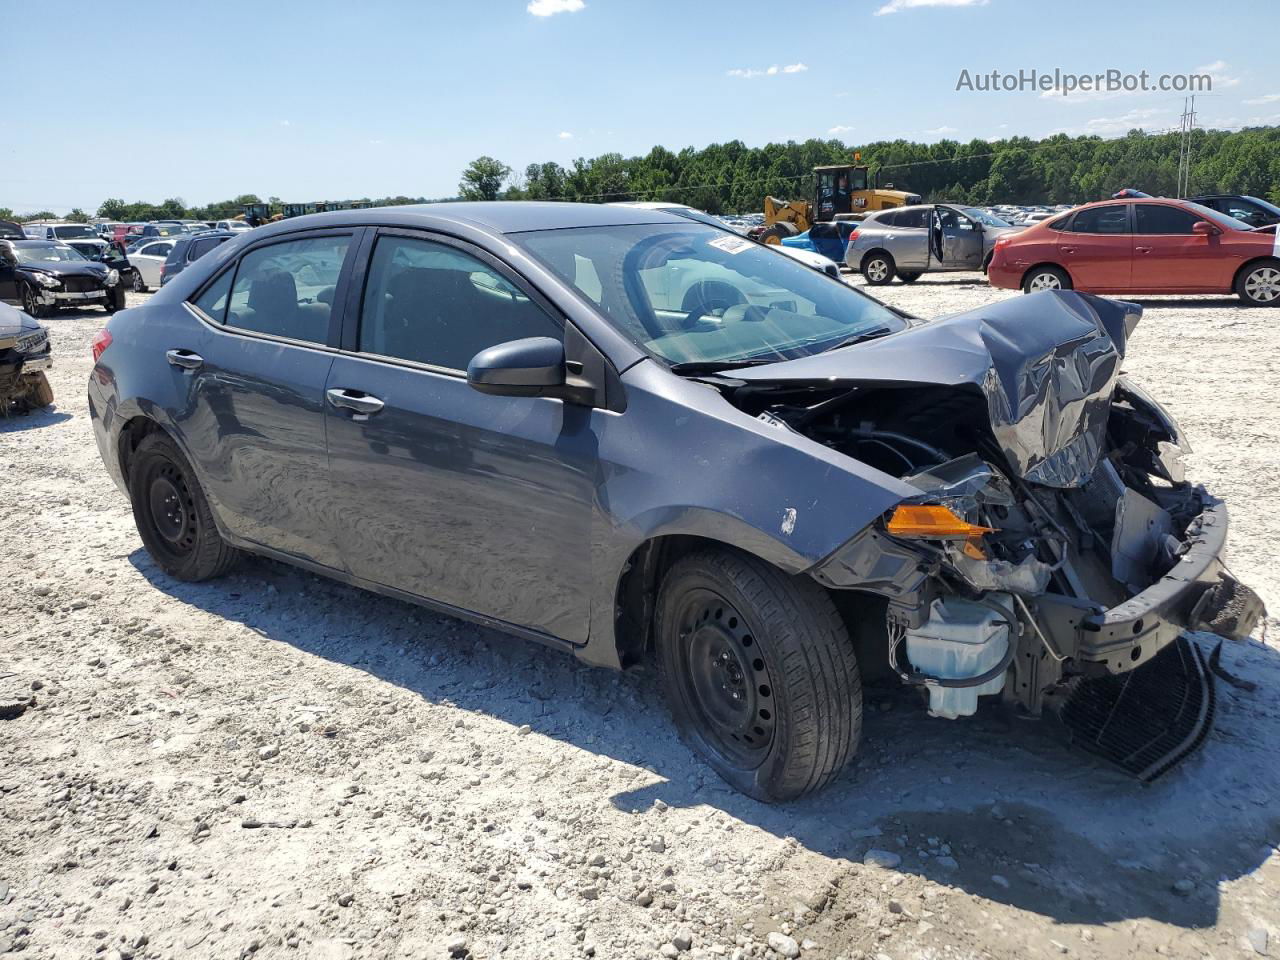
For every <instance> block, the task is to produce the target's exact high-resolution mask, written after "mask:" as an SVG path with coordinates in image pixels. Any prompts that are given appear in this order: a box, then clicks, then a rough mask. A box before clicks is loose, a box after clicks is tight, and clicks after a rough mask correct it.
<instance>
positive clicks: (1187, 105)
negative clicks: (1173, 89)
mask: <svg viewBox="0 0 1280 960" xmlns="http://www.w3.org/2000/svg"><path fill="white" fill-rule="evenodd" d="M1180 119H1181V126H1180V127H1179V130H1180V141H1179V144H1178V198H1179V199H1185V198H1186V196H1187V194H1188V193H1190V192H1191V134H1192V133H1193V132H1194V131H1195V128H1196V98H1195V95H1194V94H1192V95H1191V96H1190V97H1186V98H1184V99H1183V101H1182V117H1181V118H1180Z"/></svg>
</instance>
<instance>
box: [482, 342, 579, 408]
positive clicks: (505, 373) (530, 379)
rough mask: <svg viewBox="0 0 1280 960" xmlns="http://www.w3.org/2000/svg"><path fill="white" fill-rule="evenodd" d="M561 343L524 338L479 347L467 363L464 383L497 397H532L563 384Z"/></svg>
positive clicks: (562, 347) (562, 349)
mask: <svg viewBox="0 0 1280 960" xmlns="http://www.w3.org/2000/svg"><path fill="white" fill-rule="evenodd" d="M566 376H567V369H566V366H565V358H564V344H563V343H561V342H560V341H559V340H552V339H551V338H550V337H526V338H525V339H523V340H511V341H509V342H507V343H499V344H497V345H496V346H492V347H489V348H488V349H485V350H481V351H480V352H479V353H477V354H476V355H475V356H474V357H472V358H471V362H470V363H469V364H467V383H469V384H471V386H472V387H474V388H475V389H476V390H479V391H480V392H481V393H491V394H494V395H496V396H500V397H536V396H539V395H541V394H543V393H546V392H548V391H549V390H551V389H552V388H554V387H562V386H564V384H565V379H566Z"/></svg>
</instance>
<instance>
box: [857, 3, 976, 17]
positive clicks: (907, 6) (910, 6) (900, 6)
mask: <svg viewBox="0 0 1280 960" xmlns="http://www.w3.org/2000/svg"><path fill="white" fill-rule="evenodd" d="M989 2H990V0H889V2H888V3H886V4H885V5H884V6H883V7H881V8H880V9H879V10H877V11H876V16H877V17H883V16H884V15H885V14H886V13H901V12H902V11H903V10H915V9H916V8H918V7H985V6H986V5H987V4H988V3H989Z"/></svg>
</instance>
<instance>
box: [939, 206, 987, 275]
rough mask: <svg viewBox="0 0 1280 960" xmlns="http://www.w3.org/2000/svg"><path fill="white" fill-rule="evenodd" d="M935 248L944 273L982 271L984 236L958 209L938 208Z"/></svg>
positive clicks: (976, 225)
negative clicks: (948, 271) (950, 271)
mask: <svg viewBox="0 0 1280 960" xmlns="http://www.w3.org/2000/svg"><path fill="white" fill-rule="evenodd" d="M933 209H934V214H933V232H934V236H935V240H934V244H933V248H934V250H935V251H937V257H938V260H939V262H940V263H941V265H942V268H943V269H944V270H981V269H982V232H981V228H980V227H979V226H978V224H976V223H974V222H973V221H972V220H970V219H969V218H968V217H966V216H965V215H964V214H963V213H961V212H960V211H959V210H956V209H955V208H954V207H943V206H938V207H934V208H933Z"/></svg>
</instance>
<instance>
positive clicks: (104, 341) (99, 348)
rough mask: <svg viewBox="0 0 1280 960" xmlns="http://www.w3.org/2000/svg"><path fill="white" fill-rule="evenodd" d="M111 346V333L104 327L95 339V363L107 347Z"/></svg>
mask: <svg viewBox="0 0 1280 960" xmlns="http://www.w3.org/2000/svg"><path fill="white" fill-rule="evenodd" d="M109 346H111V331H110V330H108V329H107V328H106V327H103V328H102V329H101V330H99V331H98V335H97V336H96V337H94V338H93V362H94V363H97V362H98V359H99V358H100V357H101V356H102V354H103V352H104V351H105V350H106V349H107V347H109Z"/></svg>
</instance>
